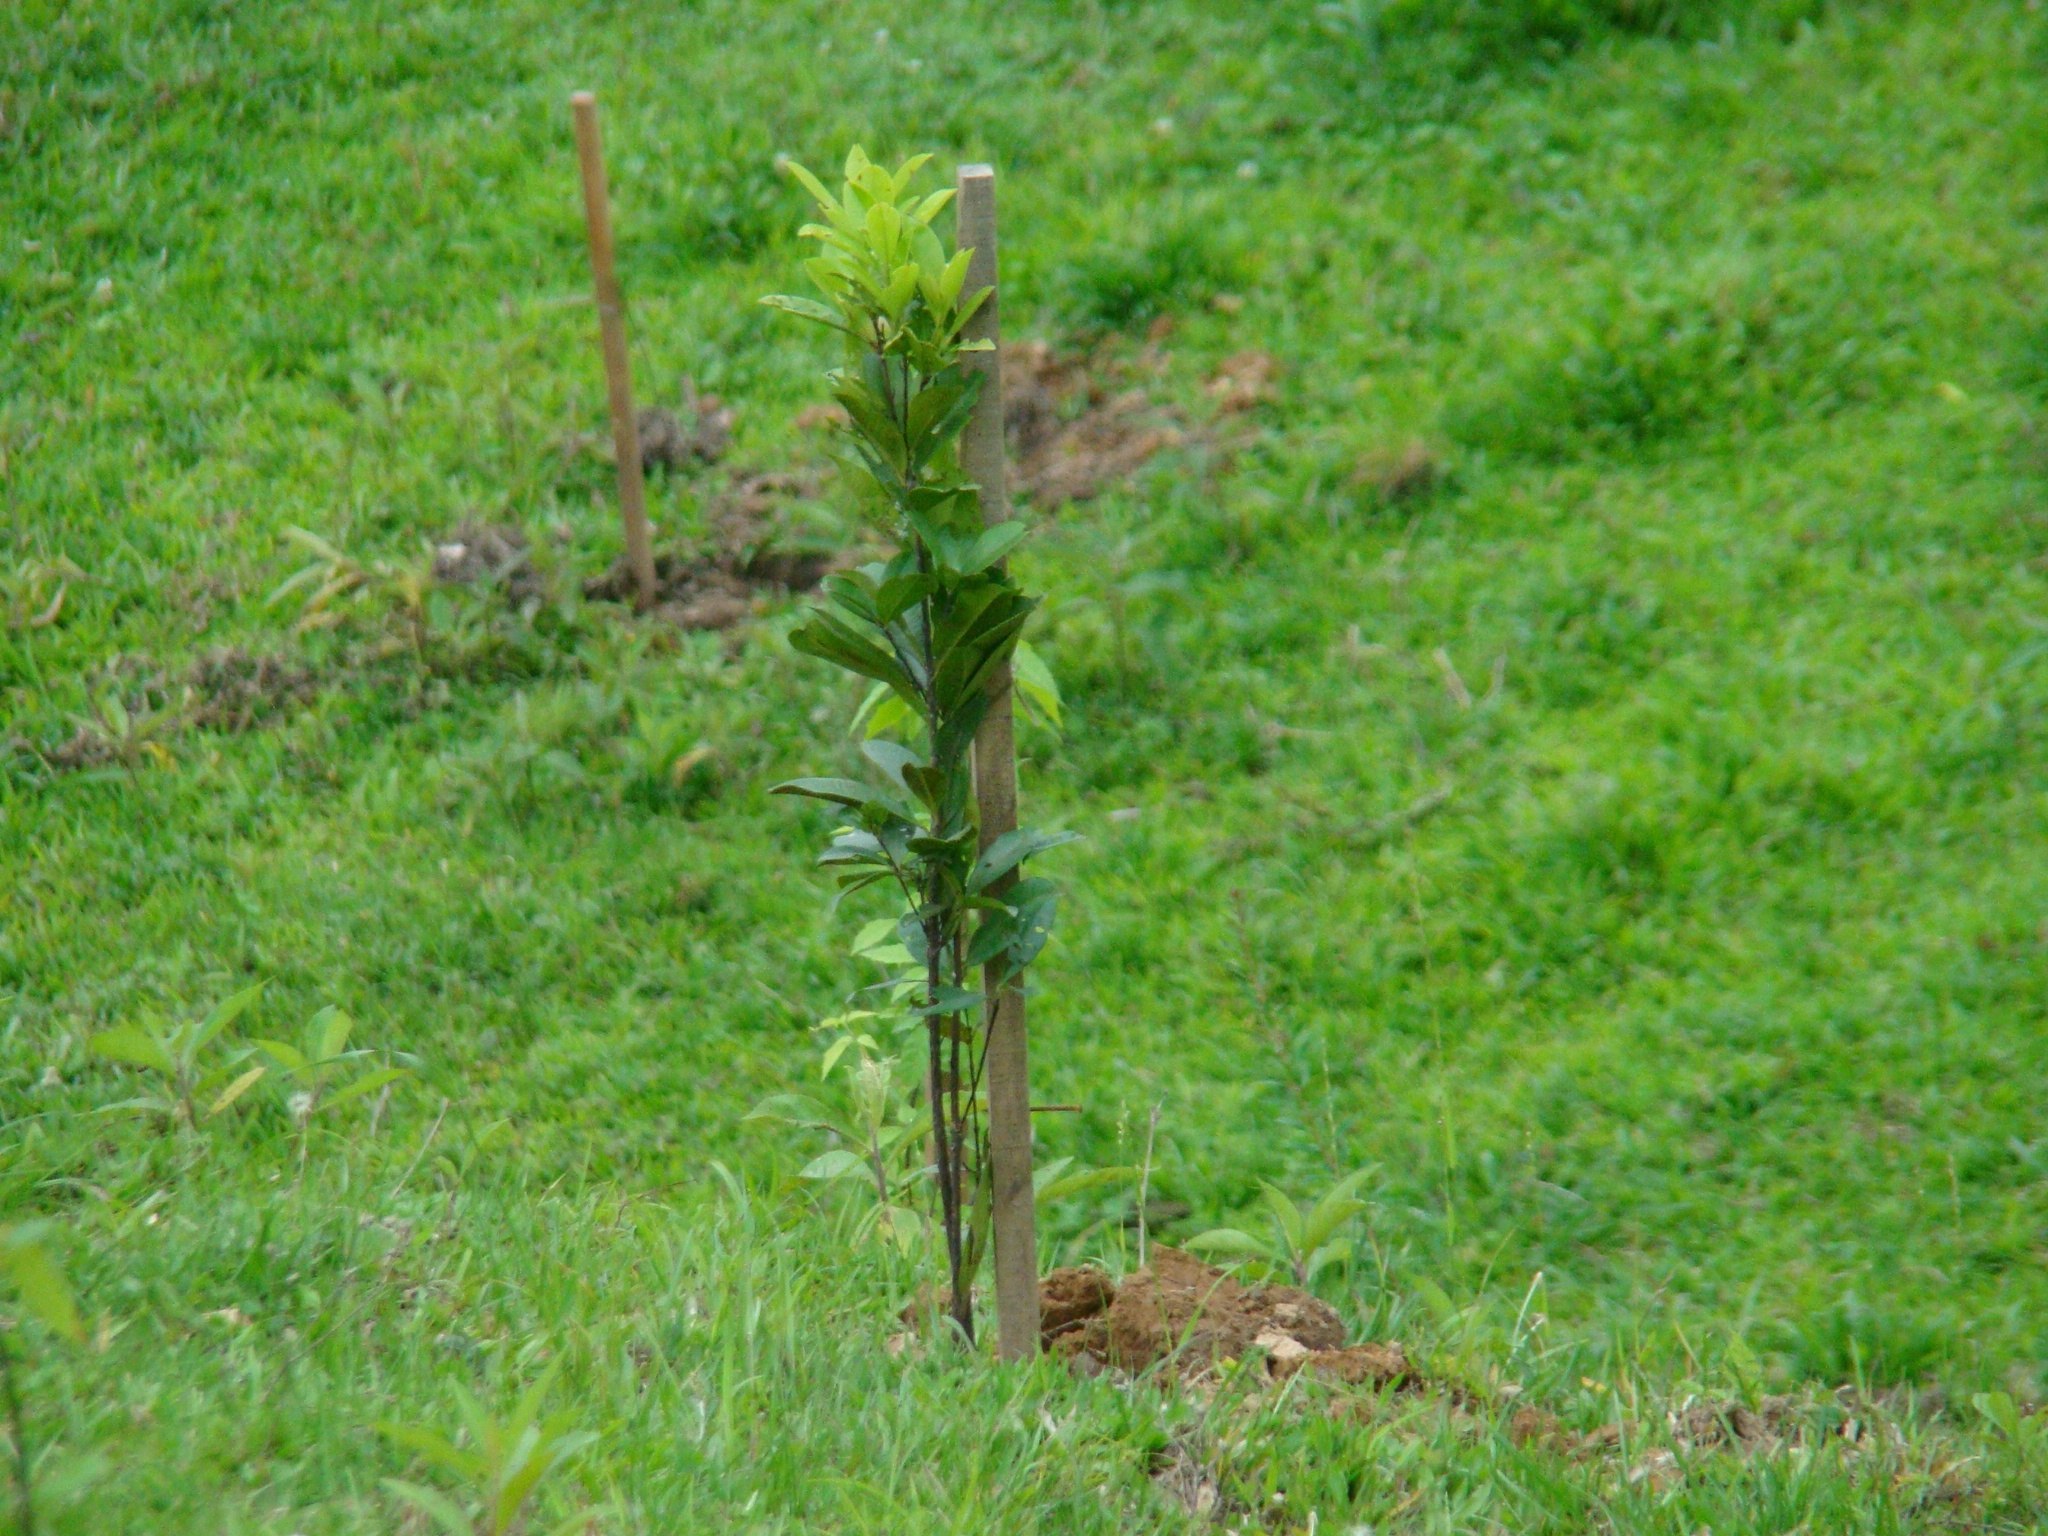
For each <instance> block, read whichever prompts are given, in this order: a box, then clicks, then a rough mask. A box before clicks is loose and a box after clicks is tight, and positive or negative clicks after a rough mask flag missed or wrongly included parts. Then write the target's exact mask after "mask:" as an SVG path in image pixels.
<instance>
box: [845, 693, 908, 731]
mask: <svg viewBox="0 0 2048 1536" xmlns="http://www.w3.org/2000/svg"><path fill="white" fill-rule="evenodd" d="M916 718H917V717H916V715H915V714H913V713H912V711H911V708H910V706H909V705H908V704H906V703H905V702H904V701H903V696H902V695H901V694H899V693H897V692H896V690H895V689H893V688H891V687H890V686H889V685H888V684H887V683H876V684H875V685H874V687H872V688H870V689H869V690H868V693H867V697H866V698H864V699H862V700H861V706H860V708H859V710H857V711H856V712H855V713H854V717H853V726H852V731H853V734H854V735H855V736H859V737H875V736H880V735H881V734H882V733H883V732H885V731H893V730H896V729H898V728H900V727H902V726H905V725H908V724H910V722H911V721H913V720H914V719H916Z"/></svg>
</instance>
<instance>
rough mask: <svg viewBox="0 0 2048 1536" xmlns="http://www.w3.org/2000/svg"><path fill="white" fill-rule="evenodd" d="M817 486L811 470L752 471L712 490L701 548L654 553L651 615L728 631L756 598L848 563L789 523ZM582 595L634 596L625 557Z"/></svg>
mask: <svg viewBox="0 0 2048 1536" xmlns="http://www.w3.org/2000/svg"><path fill="white" fill-rule="evenodd" d="M816 492H817V482H816V479H815V478H814V477H812V476H809V475H777V474H752V475H744V476H741V477H740V478H738V479H737V480H735V481H733V482H732V484H731V485H730V486H728V487H726V488H725V489H724V490H722V491H721V492H719V493H717V494H716V495H715V496H714V498H713V502H712V506H711V510H710V514H709V516H708V518H707V523H708V534H707V538H706V539H705V541H704V544H703V546H702V547H700V548H698V549H695V550H690V551H686V552H681V553H677V552H664V553H661V554H658V555H656V556H655V561H654V573H655V579H656V582H657V596H656V600H655V607H654V612H655V615H656V616H657V617H658V618H661V619H664V620H666V621H667V622H669V623H671V624H674V625H675V626H677V627H678V628H680V629H729V628H731V627H732V626H733V625H735V624H737V623H739V622H740V621H741V620H742V619H744V618H746V617H747V616H748V615H749V614H751V613H752V612H753V611H754V603H755V599H756V598H758V597H762V596H766V595H771V594H775V593H790V592H808V591H811V590H812V589H813V588H815V587H816V586H817V585H818V583H819V582H821V581H823V580H824V579H825V577H826V576H827V575H829V574H830V573H831V572H833V571H835V570H843V569H844V568H845V567H846V566H848V565H850V564H851V563H852V562H853V556H852V555H850V554H848V553H847V552H845V551H839V550H828V549H821V548H818V547H817V546H816V545H815V544H811V543H807V542H805V541H804V540H803V539H802V538H801V537H800V536H799V535H798V534H797V533H796V532H795V530H794V529H793V528H792V525H791V516H790V513H791V511H792V509H793V508H794V506H795V505H796V504H797V503H798V502H799V501H801V500H803V499H804V498H806V497H809V496H812V495H815V494H816ZM583 595H584V596H585V597H589V598H595V599H598V600H600V601H606V602H630V601H632V598H633V573H632V571H631V570H630V569H628V568H627V565H626V562H625V560H624V559H623V558H621V559H619V560H617V561H615V562H613V564H612V567H611V569H609V570H608V571H606V572H605V573H604V574H603V575H602V576H597V577H593V578H592V579H591V580H589V581H587V582H585V583H584V586H583Z"/></svg>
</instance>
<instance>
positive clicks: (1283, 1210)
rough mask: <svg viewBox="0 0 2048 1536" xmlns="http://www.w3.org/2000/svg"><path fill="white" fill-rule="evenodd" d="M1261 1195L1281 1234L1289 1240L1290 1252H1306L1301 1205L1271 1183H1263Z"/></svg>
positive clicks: (1260, 1190)
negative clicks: (1302, 1236) (1303, 1239)
mask: <svg viewBox="0 0 2048 1536" xmlns="http://www.w3.org/2000/svg"><path fill="white" fill-rule="evenodd" d="M1259 1195H1260V1198H1262V1199H1263V1200H1264V1201H1265V1202H1266V1208H1267V1209H1268V1210H1270V1211H1271V1212H1272V1213H1273V1224H1274V1225H1275V1226H1276V1227H1278V1228H1279V1229H1280V1235H1281V1236H1282V1237H1284V1238H1285V1239H1286V1240H1287V1248H1288V1251H1289V1252H1290V1253H1296V1254H1304V1255H1305V1254H1306V1253H1307V1250H1306V1249H1305V1248H1304V1247H1303V1246H1302V1241H1301V1232H1302V1219H1301V1207H1300V1206H1298V1205H1296V1204H1295V1203H1294V1202H1293V1201H1292V1200H1290V1199H1288V1198H1287V1196H1286V1195H1284V1194H1282V1193H1281V1192H1280V1190H1279V1189H1278V1188H1277V1187H1275V1186H1274V1185H1271V1184H1265V1183H1261V1184H1260V1186H1259Z"/></svg>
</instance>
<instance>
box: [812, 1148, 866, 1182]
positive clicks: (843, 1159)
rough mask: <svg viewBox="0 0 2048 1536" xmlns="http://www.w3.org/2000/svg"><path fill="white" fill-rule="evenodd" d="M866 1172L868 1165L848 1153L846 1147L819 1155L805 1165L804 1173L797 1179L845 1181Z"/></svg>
mask: <svg viewBox="0 0 2048 1536" xmlns="http://www.w3.org/2000/svg"><path fill="white" fill-rule="evenodd" d="M866 1172H867V1165H866V1164H864V1163H863V1162H861V1160H860V1158H859V1157H858V1156H856V1155H855V1154H854V1153H852V1152H849V1151H847V1150H846V1149H845V1148H844V1147H836V1148H834V1149H833V1150H832V1151H830V1152H821V1153H819V1154H818V1155H817V1156H816V1157H814V1158H812V1159H811V1160H810V1161H809V1162H808V1163H805V1164H804V1167H803V1171H802V1172H801V1173H799V1174H798V1175H797V1177H798V1178H800V1179H844V1178H849V1177H855V1176H858V1175H861V1174H864V1173H866Z"/></svg>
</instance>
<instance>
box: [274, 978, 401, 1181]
mask: <svg viewBox="0 0 2048 1536" xmlns="http://www.w3.org/2000/svg"><path fill="white" fill-rule="evenodd" d="M354 1028H355V1020H354V1019H352V1018H350V1017H349V1016H348V1015H347V1014H345V1013H343V1012H342V1011H341V1010H340V1009H339V1008H335V1007H331V1006H330V1007H326V1008H322V1009H321V1010H320V1011H319V1012H318V1013H316V1014H314V1015H313V1017H312V1018H311V1019H309V1020H307V1021H306V1039H305V1045H304V1046H303V1047H300V1046H295V1045H288V1044H286V1043H285V1042H284V1041H282V1040H259V1041H257V1042H256V1045H257V1047H258V1049H260V1050H261V1051H262V1052H263V1053H264V1055H266V1056H268V1057H269V1058H270V1059H271V1061H272V1063H273V1064H274V1065H275V1067H276V1069H277V1072H278V1074H279V1076H280V1077H281V1078H282V1079H283V1081H284V1082H285V1084H286V1085H288V1093H287V1098H286V1100H285V1108H286V1109H287V1110H289V1111H290V1113H291V1117H292V1123H293V1124H294V1125H295V1126H297V1127H298V1131H299V1166H300V1167H301V1168H303V1167H304V1166H305V1163H306V1143H307V1139H308V1137H309V1136H310V1135H311V1134H312V1128H313V1118H314V1116H316V1115H319V1114H321V1113H324V1112H329V1111H333V1110H337V1109H339V1108H341V1106H342V1105H344V1104H346V1103H348V1102H349V1101H350V1100H351V1099H359V1098H362V1097H363V1096H364V1095H365V1094H370V1093H375V1092H376V1091H377V1090H378V1089H380V1088H383V1087H385V1086H386V1085H387V1084H390V1083H395V1082H397V1081H399V1080H400V1079H401V1078H405V1077H410V1076H411V1075H412V1074H411V1073H409V1072H408V1071H406V1069H405V1068H404V1067H389V1066H386V1067H377V1066H373V1065H372V1062H373V1060H374V1053H373V1052H371V1051H367V1050H360V1049H358V1050H353V1051H352V1050H350V1049H349V1048H348V1037H349V1033H350V1032H351V1031H352V1030H353V1029H354ZM344 1079H346V1081H344ZM337 1085H338V1086H337Z"/></svg>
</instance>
